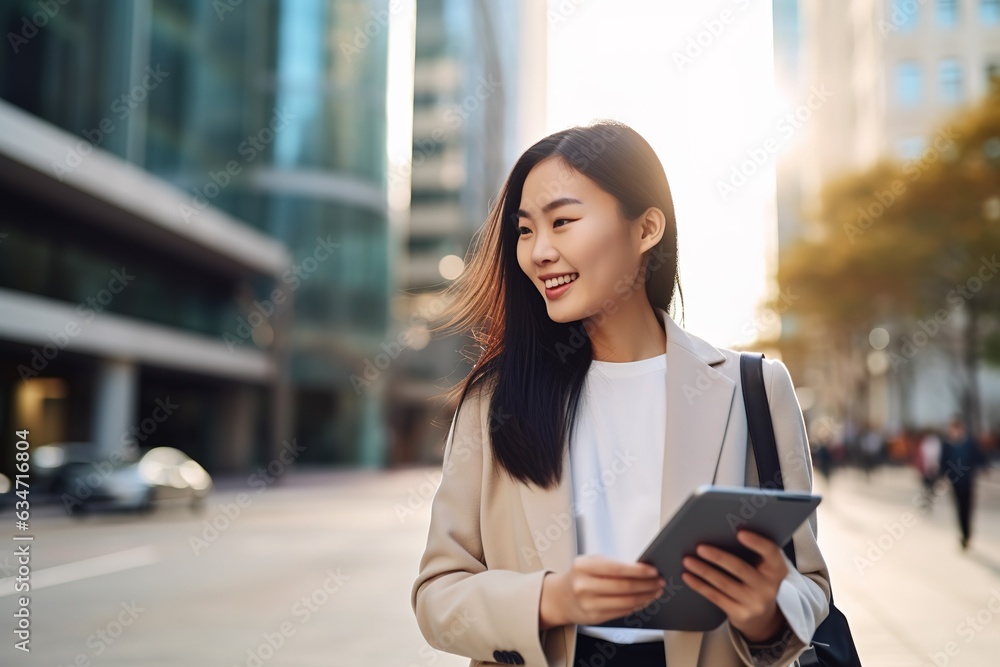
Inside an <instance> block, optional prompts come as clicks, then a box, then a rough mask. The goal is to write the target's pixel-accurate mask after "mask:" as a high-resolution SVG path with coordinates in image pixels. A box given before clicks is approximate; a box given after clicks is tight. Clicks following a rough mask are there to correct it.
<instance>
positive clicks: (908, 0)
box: [889, 0, 920, 32]
mask: <svg viewBox="0 0 1000 667" xmlns="http://www.w3.org/2000/svg"><path fill="white" fill-rule="evenodd" d="M919 8H920V5H919V4H918V3H917V2H916V0H892V3H891V4H890V5H889V23H891V24H892V26H893V27H895V28H898V29H899V30H902V31H903V32H907V31H910V30H912V29H913V28H914V26H916V25H917V11H918V10H919Z"/></svg>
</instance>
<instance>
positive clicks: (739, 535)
mask: <svg viewBox="0 0 1000 667" xmlns="http://www.w3.org/2000/svg"><path fill="white" fill-rule="evenodd" d="M736 539H738V540H739V541H740V542H741V543H742V544H745V545H746V546H748V547H749V548H750V549H753V550H754V551H756V552H757V553H759V554H760V555H761V556H763V557H764V558H774V557H775V556H776V555H777V554H778V552H779V551H781V547H779V546H778V545H777V544H775V542H774V541H773V540H771V539H768V538H766V537H764V536H763V535H761V534H760V533H755V532H753V531H751V530H746V529H745V528H743V529H740V530H738V531H736Z"/></svg>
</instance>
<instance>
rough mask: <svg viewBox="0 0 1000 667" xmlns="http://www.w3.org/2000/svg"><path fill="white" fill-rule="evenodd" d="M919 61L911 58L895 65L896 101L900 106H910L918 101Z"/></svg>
mask: <svg viewBox="0 0 1000 667" xmlns="http://www.w3.org/2000/svg"><path fill="white" fill-rule="evenodd" d="M920 94H921V81H920V63H917V62H915V61H912V60H908V61H904V62H901V63H899V64H897V65H896V102H897V103H898V104H899V106H901V107H912V106H915V105H916V104H918V103H919V102H920Z"/></svg>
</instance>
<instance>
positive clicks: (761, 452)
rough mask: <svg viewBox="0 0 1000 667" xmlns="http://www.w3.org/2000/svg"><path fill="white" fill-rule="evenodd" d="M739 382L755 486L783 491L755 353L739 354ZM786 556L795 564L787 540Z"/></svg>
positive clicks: (760, 365) (759, 362)
mask: <svg viewBox="0 0 1000 667" xmlns="http://www.w3.org/2000/svg"><path fill="white" fill-rule="evenodd" d="M740 380H741V381H742V384H743V404H744V405H745V406H746V411H747V426H748V428H749V430H750V443H751V445H752V446H753V457H754V461H755V462H756V463H757V480H758V485H759V486H760V487H761V488H764V482H765V481H771V482H773V483H774V488H777V489H784V488H785V482H784V480H783V479H782V478H781V462H780V461H779V460H778V445H777V443H776V442H775V440H774V424H772V423H771V410H770V408H769V407H768V402H767V387H765V386H764V355H763V354H761V353H754V352H741V353H740ZM785 553H786V554H788V558H789V560H791V561H792V562H793V563H794V562H795V545H793V544H792V540H788V544H786V545H785Z"/></svg>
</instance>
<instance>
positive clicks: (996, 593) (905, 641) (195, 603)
mask: <svg viewBox="0 0 1000 667" xmlns="http://www.w3.org/2000/svg"><path fill="white" fill-rule="evenodd" d="M434 473H435V469H433V468H416V469H410V470H401V471H394V472H377V471H359V472H353V471H352V472H347V471H335V472H328V471H317V472H301V471H300V472H295V473H289V474H288V475H287V476H286V477H285V478H283V479H282V480H281V482H282V483H281V484H277V485H274V486H271V487H268V488H266V489H265V488H261V487H250V486H248V485H247V484H245V483H244V482H245V481H246V480H238V479H224V480H221V481H220V482H219V489H218V491H217V492H216V493H214V494H213V496H212V497H211V499H210V501H209V503H208V504H207V506H206V509H205V512H204V514H201V515H196V514H194V513H192V512H191V511H190V510H189V509H187V508H165V509H164V510H163V511H158V512H157V513H155V514H153V515H152V516H150V517H148V518H145V519H144V518H140V517H135V516H131V515H121V516H91V517H87V518H85V519H83V520H82V521H76V520H73V519H70V518H68V517H64V516H61V515H60V514H59V512H60V510H58V508H39V509H38V510H36V511H35V513H34V516H33V517H32V520H31V528H32V530H30V531H28V534H32V535H34V536H35V540H34V542H33V543H32V560H31V568H32V583H33V591H32V593H31V596H32V598H31V604H30V609H31V619H30V622H31V644H30V646H31V653H30V655H27V654H23V653H21V652H19V651H16V650H15V649H14V648H13V641H14V640H13V639H12V633H11V630H12V629H13V628H12V627H11V623H12V620H11V618H12V616H11V614H12V611H13V609H14V608H15V604H16V599H15V597H16V596H15V595H14V594H13V583H12V580H11V579H6V580H4V581H3V582H2V584H0V586H2V588H0V615H2V617H3V618H4V619H6V620H5V621H4V623H6V624H7V629H5V631H4V637H5V640H4V645H3V647H2V649H0V663H2V664H4V665H18V664H23V665H51V666H56V665H67V666H68V665H77V664H78V665H107V666H118V665H120V666H129V667H136V666H138V665H219V666H220V667H221V666H225V667H230V666H232V665H241V666H248V665H258V666H259V665H268V666H271V665H289V666H293V665H294V666H301V667H307V666H309V665H324V666H326V665H399V666H409V665H431V664H434V665H464V664H467V663H468V660H467V659H465V658H461V657H458V656H452V655H448V654H443V653H439V652H437V651H434V650H433V649H430V648H429V647H428V646H427V644H426V642H425V641H424V640H423V638H422V637H421V635H420V633H419V631H418V629H417V626H416V622H415V621H414V619H413V615H412V612H411V610H410V607H409V590H410V585H411V584H412V582H413V578H414V576H415V574H416V568H417V563H418V560H419V557H420V554H421V552H422V549H423V547H424V541H425V539H426V528H427V521H428V519H429V508H430V498H431V496H432V494H433V488H434V482H433V480H434V479H435V477H434ZM998 481H1000V474H998V473H996V472H994V477H993V479H981V480H980V485H979V487H978V491H979V493H978V496H977V500H976V504H977V513H976V515H975V518H974V526H973V539H972V544H971V547H970V549H969V551H968V552H966V553H962V552H961V550H960V548H959V544H958V533H957V527H956V526H955V524H954V521H953V507H952V504H951V498H950V496H948V495H942V496H940V497H938V498H937V500H936V503H935V507H934V508H933V510H932V512H931V513H930V514H927V515H925V514H922V513H920V512H919V510H918V507H917V504H916V503H915V502H914V500H913V498H914V495H915V493H916V491H917V490H918V485H917V483H916V476H915V474H914V473H912V471H909V470H905V469H895V468H893V469H882V470H879V471H877V472H875V473H874V474H873V476H872V479H871V482H870V483H866V482H865V480H864V477H863V475H861V474H860V473H857V472H856V471H853V470H847V471H838V472H837V473H836V474H835V477H834V479H833V484H832V488H831V487H829V486H827V485H825V484H824V483H823V481H822V480H821V479H817V484H816V491H817V492H818V493H822V494H823V495H824V501H823V503H822V504H821V506H820V519H819V521H820V523H819V526H820V535H819V538H820V543H821V546H822V548H823V551H824V554H825V555H826V557H827V560H828V562H829V564H830V566H831V568H832V573H833V574H832V577H833V584H834V591H835V595H836V600H837V604H838V606H839V607H840V608H841V609H843V610H844V612H845V613H846V614H847V616H848V618H849V620H850V622H851V626H852V629H853V631H854V635H855V638H856V640H857V643H858V645H859V650H860V652H861V656H862V659H863V660H864V661H865V664H866V665H877V666H878V667H893V666H909V665H933V664H937V665H945V664H948V665H969V666H972V665H976V666H981V665H987V664H992V661H994V660H995V656H996V655H997V654H998V651H1000V632H998V628H1000V620H994V616H996V615H997V610H1000V483H998ZM258 491H260V493H258ZM240 494H245V495H242V496H241V495H240ZM410 507H414V508H416V509H415V512H412V513H411V512H409V511H408V509H404V508H410ZM0 521H2V526H3V527H2V535H3V538H4V541H5V543H6V544H7V545H9V546H8V547H5V548H4V550H3V552H0V567H2V568H3V574H4V575H9V574H11V573H12V572H13V570H14V562H15V561H14V557H13V550H14V546H13V545H14V544H15V543H14V542H13V541H12V540H11V539H10V538H11V536H12V535H13V534H14V531H13V515H12V513H11V512H10V511H9V510H7V511H5V512H4V513H3V514H0ZM206 522H208V524H207V525H208V526H211V528H207V527H206Z"/></svg>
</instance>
